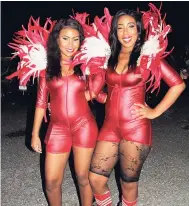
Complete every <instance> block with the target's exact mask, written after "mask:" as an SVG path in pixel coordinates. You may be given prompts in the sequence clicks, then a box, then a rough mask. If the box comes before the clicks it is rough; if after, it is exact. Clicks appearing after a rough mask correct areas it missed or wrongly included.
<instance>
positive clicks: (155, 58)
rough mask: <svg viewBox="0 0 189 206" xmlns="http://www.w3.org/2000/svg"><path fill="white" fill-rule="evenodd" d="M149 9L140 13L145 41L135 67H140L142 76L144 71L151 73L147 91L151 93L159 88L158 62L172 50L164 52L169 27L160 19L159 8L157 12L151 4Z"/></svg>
mask: <svg viewBox="0 0 189 206" xmlns="http://www.w3.org/2000/svg"><path fill="white" fill-rule="evenodd" d="M149 7H150V10H149V11H146V12H144V11H143V12H142V13H143V16H142V21H143V25H144V29H145V30H146V41H145V43H144V45H143V47H142V49H141V54H140V57H139V59H138V61H137V66H140V68H141V71H142V72H143V74H144V75H145V71H146V70H150V71H151V77H150V79H149V82H150V85H149V87H148V88H147V90H149V89H151V88H152V92H153V91H154V90H155V89H157V88H159V87H160V80H161V70H160V67H161V66H160V60H161V59H163V58H165V57H166V56H167V55H169V54H170V53H171V52H172V50H171V51H170V52H166V48H167V45H168V39H167V34H168V33H169V32H170V31H171V26H170V25H166V23H165V17H164V18H163V19H162V18H161V14H160V10H161V7H160V9H159V10H158V9H157V8H156V7H155V6H154V5H153V4H152V3H150V4H149Z"/></svg>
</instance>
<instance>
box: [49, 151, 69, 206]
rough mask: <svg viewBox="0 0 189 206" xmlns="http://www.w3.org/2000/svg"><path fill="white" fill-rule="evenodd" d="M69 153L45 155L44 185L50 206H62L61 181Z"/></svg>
mask: <svg viewBox="0 0 189 206" xmlns="http://www.w3.org/2000/svg"><path fill="white" fill-rule="evenodd" d="M69 154H70V152H66V153H61V154H53V153H49V152H47V153H46V159H45V185H46V192H47V197H48V201H49V205H50V206H61V205H62V189H61V185H62V180H63V176H64V170H65V167H66V164H67V161H68V158H69Z"/></svg>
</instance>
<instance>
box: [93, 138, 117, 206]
mask: <svg viewBox="0 0 189 206" xmlns="http://www.w3.org/2000/svg"><path fill="white" fill-rule="evenodd" d="M118 146H119V143H117V142H116V143H114V142H107V141H99V142H97V146H96V148H95V152H94V155H93V158H92V162H91V168H90V170H91V172H90V174H89V180H90V183H91V186H92V189H93V193H94V196H95V199H96V202H97V205H98V206H101V205H103V206H111V205H112V200H111V195H110V191H109V188H108V185H107V182H108V178H109V176H110V174H111V172H112V169H113V168H114V166H115V164H116V162H117V160H118Z"/></svg>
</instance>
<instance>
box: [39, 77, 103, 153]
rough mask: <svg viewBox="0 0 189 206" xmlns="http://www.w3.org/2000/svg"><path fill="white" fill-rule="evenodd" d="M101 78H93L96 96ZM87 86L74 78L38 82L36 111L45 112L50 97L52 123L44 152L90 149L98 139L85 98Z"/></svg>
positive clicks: (93, 88)
mask: <svg viewBox="0 0 189 206" xmlns="http://www.w3.org/2000/svg"><path fill="white" fill-rule="evenodd" d="M103 83H104V80H103V75H102V74H101V73H99V74H96V75H94V76H93V78H92V91H93V92H94V93H95V94H98V92H99V91H100V90H101V88H102V87H103ZM86 88H87V84H86V82H85V81H84V80H82V79H81V78H80V77H79V76H77V75H75V74H73V75H70V76H65V77H62V78H59V79H53V80H51V81H46V79H45V77H44V78H40V81H39V87H38V96H37V103H36V107H38V108H44V109H46V108H47V101H48V94H50V105H51V119H50V123H49V127H48V130H47V134H46V137H45V143H46V149H47V152H51V153H62V152H69V151H70V149H71V146H72V145H74V146H79V147H87V148H93V147H94V146H95V144H96V139H97V135H98V129H97V124H96V122H95V119H94V116H93V114H92V112H91V109H90V107H89V105H88V102H87V100H86V97H85V91H86Z"/></svg>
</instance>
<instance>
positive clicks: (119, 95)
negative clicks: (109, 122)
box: [117, 73, 122, 126]
mask: <svg viewBox="0 0 189 206" xmlns="http://www.w3.org/2000/svg"><path fill="white" fill-rule="evenodd" d="M121 81H122V73H121V74H120V80H119V91H118V92H119V94H118V105H117V116H118V125H119V126H120V118H119V116H120V114H119V110H120V98H121V87H122V84H121Z"/></svg>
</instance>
